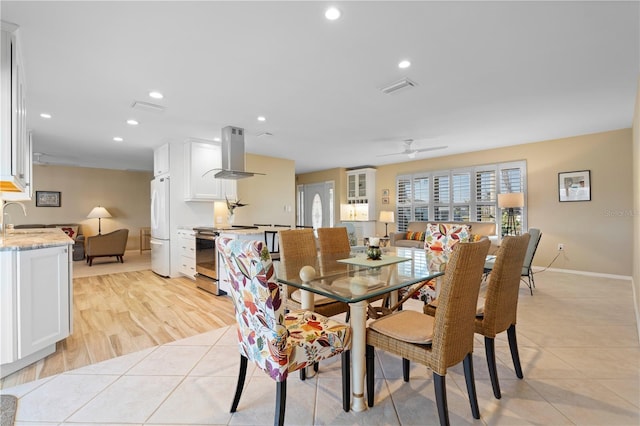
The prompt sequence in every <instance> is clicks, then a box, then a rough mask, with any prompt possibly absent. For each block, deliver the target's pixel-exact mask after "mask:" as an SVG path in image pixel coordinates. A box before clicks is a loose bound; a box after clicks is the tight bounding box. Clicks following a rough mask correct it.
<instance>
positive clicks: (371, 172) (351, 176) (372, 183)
mask: <svg viewBox="0 0 640 426" xmlns="http://www.w3.org/2000/svg"><path fill="white" fill-rule="evenodd" d="M375 192H376V169H374V168H371V167H367V168H363V169H355V170H348V171H347V203H348V204H366V205H367V209H366V210H367V213H368V214H367V215H366V219H365V218H361V219H359V220H375V213H376V198H375Z"/></svg>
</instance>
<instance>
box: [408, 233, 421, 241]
mask: <svg viewBox="0 0 640 426" xmlns="http://www.w3.org/2000/svg"><path fill="white" fill-rule="evenodd" d="M406 239H407V240H414V241H424V232H413V231H407V238H406Z"/></svg>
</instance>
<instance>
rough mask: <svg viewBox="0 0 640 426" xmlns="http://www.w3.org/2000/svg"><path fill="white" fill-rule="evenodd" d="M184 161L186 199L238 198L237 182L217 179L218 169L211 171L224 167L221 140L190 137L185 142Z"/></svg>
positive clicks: (217, 199) (213, 199)
mask: <svg viewBox="0 0 640 426" xmlns="http://www.w3.org/2000/svg"><path fill="white" fill-rule="evenodd" d="M184 163H185V164H184V171H185V191H184V193H185V201H219V200H224V199H225V197H226V198H229V199H230V200H235V199H236V193H237V191H236V182H235V181H234V180H227V179H216V178H215V177H214V176H215V174H216V170H213V171H210V170H212V169H220V168H221V167H222V146H221V144H220V142H214V141H205V140H201V139H189V140H188V141H187V142H185V144H184ZM207 172H209V173H207Z"/></svg>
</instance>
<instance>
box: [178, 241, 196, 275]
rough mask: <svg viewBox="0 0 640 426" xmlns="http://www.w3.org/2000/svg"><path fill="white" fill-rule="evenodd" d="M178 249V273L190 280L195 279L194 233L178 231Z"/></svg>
mask: <svg viewBox="0 0 640 426" xmlns="http://www.w3.org/2000/svg"><path fill="white" fill-rule="evenodd" d="M178 245H179V247H180V253H179V254H180V266H179V268H178V271H179V272H180V273H181V274H182V275H185V276H187V277H189V278H191V279H192V280H195V279H196V233H195V231H191V230H185V229H180V230H178Z"/></svg>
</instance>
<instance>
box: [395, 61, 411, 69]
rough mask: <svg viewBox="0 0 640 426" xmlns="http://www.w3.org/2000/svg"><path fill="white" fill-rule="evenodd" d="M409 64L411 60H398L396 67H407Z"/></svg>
mask: <svg viewBox="0 0 640 426" xmlns="http://www.w3.org/2000/svg"><path fill="white" fill-rule="evenodd" d="M410 66H411V62H409V61H407V60H404V61H400V63H399V64H398V68H409V67H410Z"/></svg>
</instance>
